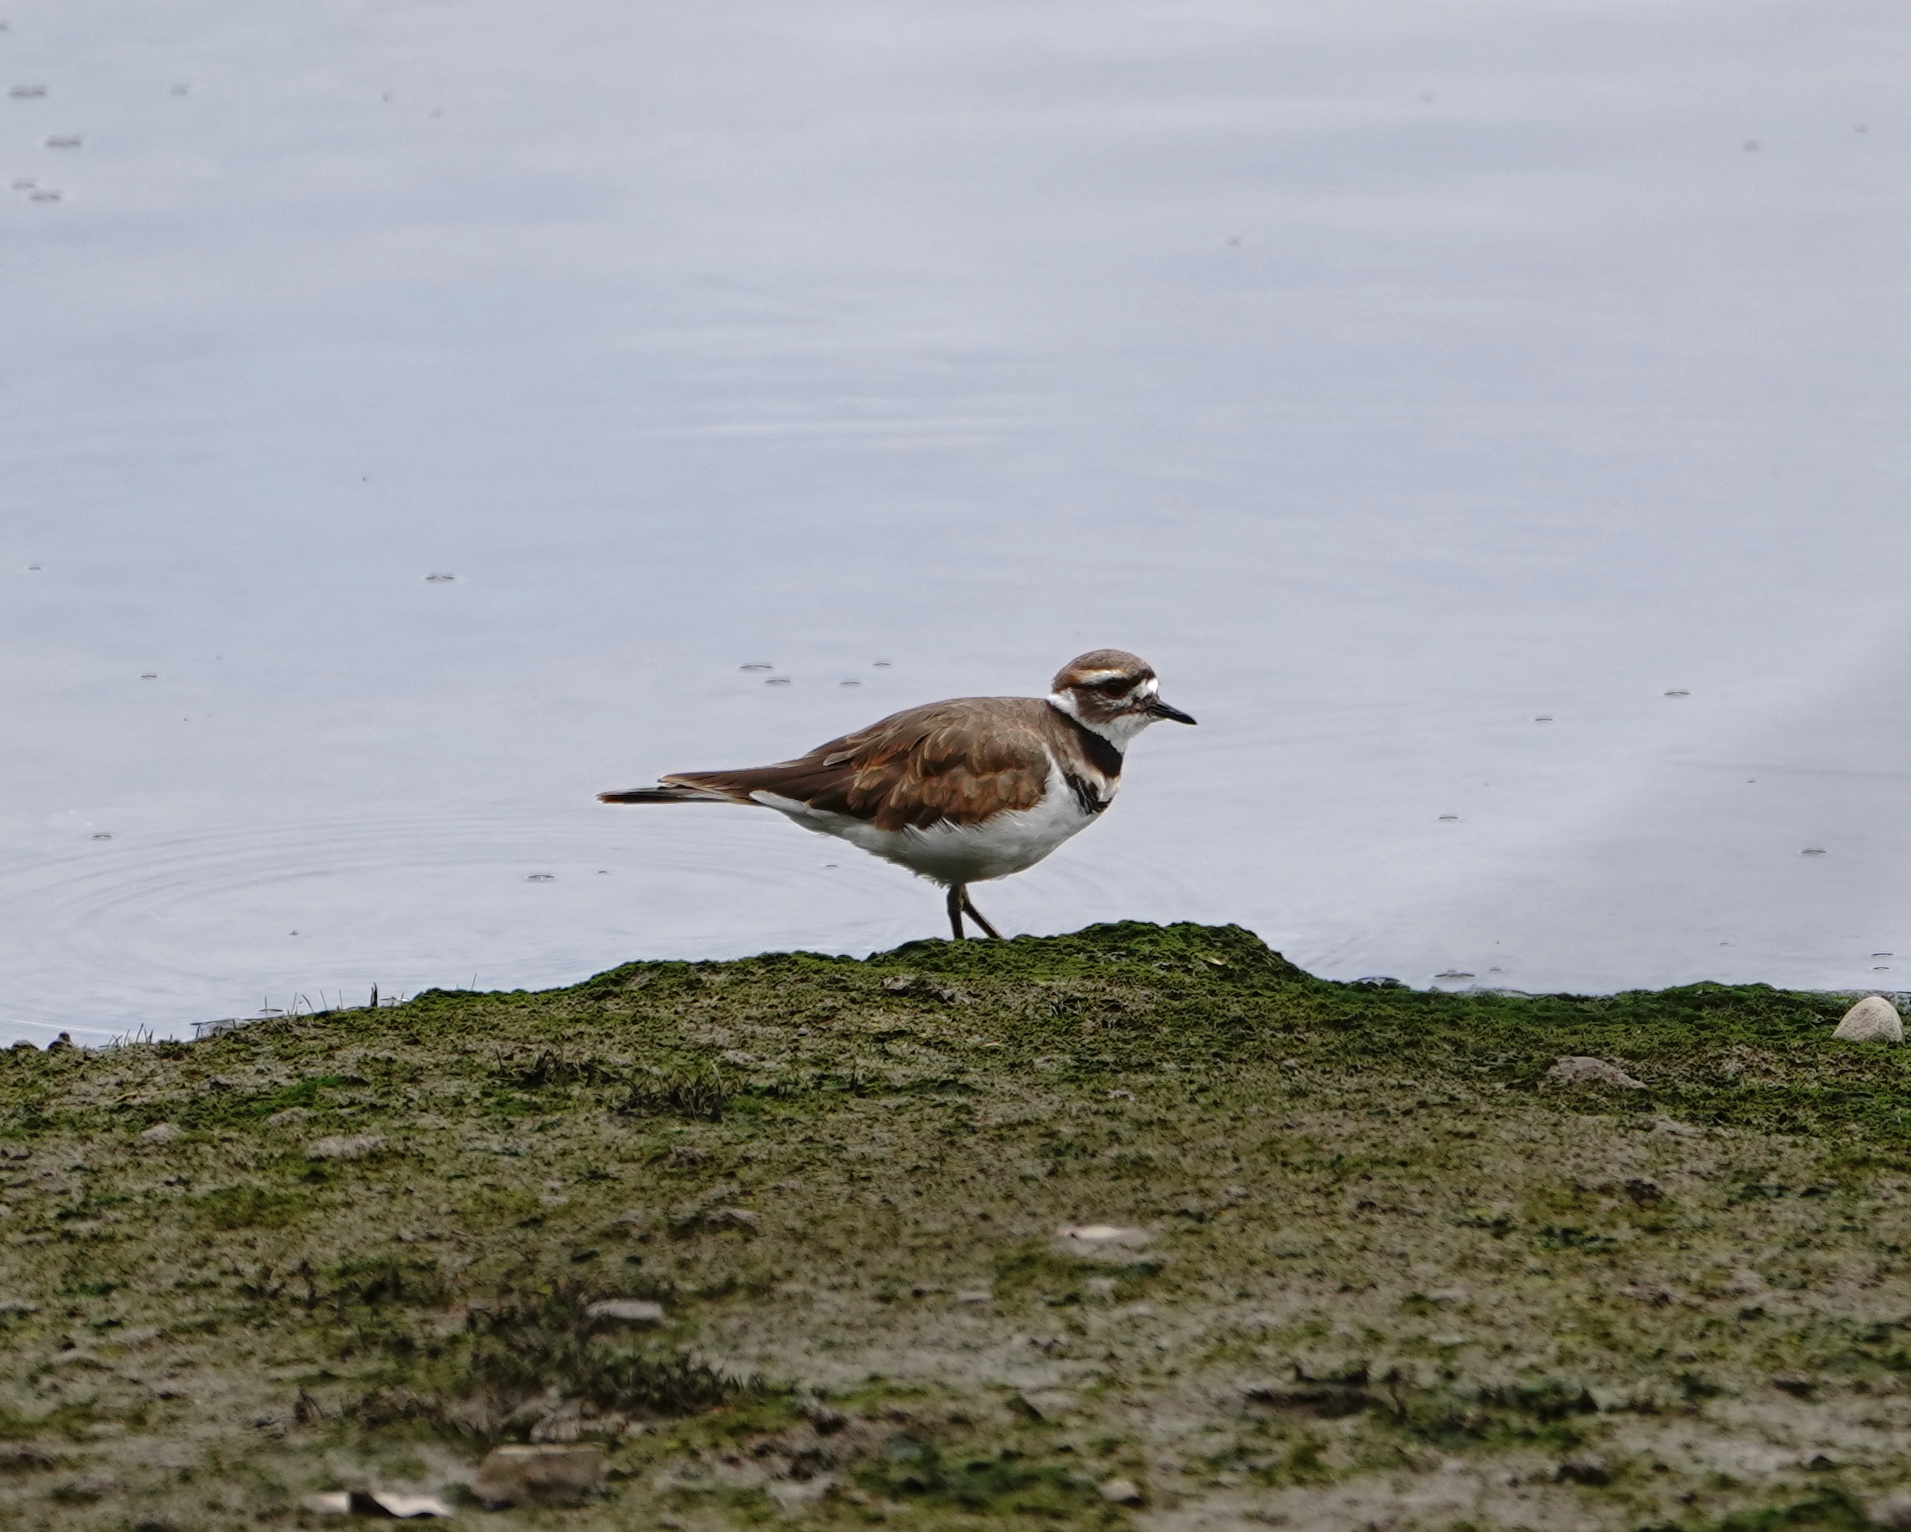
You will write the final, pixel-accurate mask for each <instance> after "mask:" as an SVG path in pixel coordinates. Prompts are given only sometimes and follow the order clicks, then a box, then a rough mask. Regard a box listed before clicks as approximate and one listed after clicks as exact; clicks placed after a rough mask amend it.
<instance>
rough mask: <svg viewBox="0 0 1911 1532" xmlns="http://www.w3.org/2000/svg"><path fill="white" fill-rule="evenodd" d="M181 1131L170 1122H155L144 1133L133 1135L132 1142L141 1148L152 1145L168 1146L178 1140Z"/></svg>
mask: <svg viewBox="0 0 1911 1532" xmlns="http://www.w3.org/2000/svg"><path fill="white" fill-rule="evenodd" d="M180 1132H181V1130H180V1129H179V1128H178V1127H176V1126H175V1125H174V1124H172V1123H170V1122H156V1123H154V1124H153V1125H152V1126H151V1127H150V1128H148V1129H147V1130H146V1131H145V1132H144V1133H140V1134H137V1135H135V1137H134V1139H133V1142H134V1143H136V1144H138V1145H140V1146H141V1147H150V1146H151V1145H154V1144H170V1143H171V1142H172V1141H173V1140H174V1139H176V1138H178V1137H179V1135H180Z"/></svg>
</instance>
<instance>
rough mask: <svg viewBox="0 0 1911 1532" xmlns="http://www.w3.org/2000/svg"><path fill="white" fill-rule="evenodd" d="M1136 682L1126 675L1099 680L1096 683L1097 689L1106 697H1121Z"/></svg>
mask: <svg viewBox="0 0 1911 1532" xmlns="http://www.w3.org/2000/svg"><path fill="white" fill-rule="evenodd" d="M1134 684H1135V683H1134V682H1133V681H1131V680H1129V679H1127V678H1126V677H1124V676H1114V677H1112V678H1111V679H1109V680H1106V681H1097V682H1096V683H1095V690H1096V691H1098V692H1100V693H1101V694H1102V695H1103V696H1104V697H1119V696H1120V695H1121V694H1122V693H1123V692H1125V691H1127V690H1128V688H1129V687H1131V686H1133V685H1134Z"/></svg>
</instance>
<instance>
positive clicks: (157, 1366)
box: [0, 924, 1911, 1532]
mask: <svg viewBox="0 0 1911 1532" xmlns="http://www.w3.org/2000/svg"><path fill="white" fill-rule="evenodd" d="M1850 998H1851V997H1848V996H1830V995H1822V994H1809V993H1793V992H1784V991H1778V990H1773V989H1769V988H1765V987H1762V986H1749V987H1724V986H1719V985H1710V984H1701V985H1694V986H1690V987H1687V988H1681V989H1674V990H1665V991H1657V992H1650V993H1646V992H1639V993H1631V994H1621V995H1615V996H1607V997H1592V998H1587V997H1573V996H1559V995H1548V996H1520V995H1509V994H1489V993H1479V992H1474V993H1464V994H1446V993H1424V992H1420V991H1414V990H1409V989H1406V988H1402V987H1398V986H1394V985H1391V984H1388V983H1382V982H1365V983H1355V984H1339V983H1329V982H1326V981H1323V980H1319V979H1315V978H1313V977H1311V976H1309V975H1308V974H1306V973H1304V972H1302V971H1301V970H1299V969H1298V968H1296V967H1294V966H1293V965H1291V964H1289V963H1287V962H1286V961H1284V960H1283V959H1282V958H1281V957H1280V956H1279V955H1278V954H1276V953H1274V952H1271V951H1270V950H1268V949H1267V948H1266V947H1265V946H1264V945H1263V944H1262V943H1261V942H1260V941H1259V940H1258V939H1257V938H1255V937H1254V936H1253V935H1251V934H1250V933H1248V932H1246V931H1244V930H1240V929H1238V928H1233V927H1224V928H1210V927H1198V926H1172V927H1155V926H1145V925H1135V924H1119V925H1106V926H1097V927H1092V928H1090V929H1088V930H1085V931H1082V932H1080V933H1077V934H1075V935H1072V936H1065V937H1054V938H1042V939H1035V938H1021V939H1017V940H1014V941H1008V942H1001V943H994V942H981V941H974V942H966V943H960V944H957V943H949V942H921V943H914V944H911V945H909V946H906V947H902V948H899V949H897V950H896V951H894V952H889V953H883V954H880V955H878V956H876V957H872V958H870V959H867V960H862V961H857V960H851V959H840V958H828V957H818V956H813V955H805V954H793V955H779V956H768V957H760V958H752V959H747V960H743V961H739V962H731V963H671V962H658V963H636V964H631V965H628V966H625V967H622V968H618V969H614V970H612V971H610V972H608V973H605V974H602V975H599V976H598V977H597V978H595V979H592V980H590V981H588V982H587V983H584V984H580V985H577V986H575V987H573V988H569V989H562V990H553V991H549V992H545V993H538V994H528V993H512V994H467V993H448V992H431V993H427V994H424V995H420V996H418V997H417V998H415V999H414V1000H412V1001H410V1002H409V1003H407V1004H405V1005H402V1006H396V1007H386V1008H382V1009H379V1010H376V1011H372V1010H356V1011H335V1012H329V1013H322V1014H318V1015H304V1016H298V1017H279V1018H273V1019H269V1020H264V1021H258V1022H254V1023H250V1024H248V1025H244V1026H239V1027H234V1028H232V1029H230V1030H228V1031H225V1032H222V1033H220V1034H219V1035H216V1036H213V1037H209V1038H206V1039H204V1040H202V1041H199V1042H194V1043H184V1042H153V1043H139V1044H129V1045H125V1046H120V1047H116V1048H111V1049H105V1050H97V1051H88V1050H82V1049H77V1048H54V1049H51V1050H47V1051H39V1050H35V1049H32V1048H30V1047H24V1046H23V1047H21V1048H18V1049H15V1050H13V1051H11V1052H7V1053H4V1054H0V1203H4V1211H3V1212H0V1521H4V1522H5V1523H6V1524H7V1525H8V1526H17V1527H21V1528H36V1529H37V1528H45V1529H53V1528H58V1529H60V1532H80V1529H93V1528H99V1529H112V1532H129V1529H143V1532H163V1529H175V1532H196V1529H201V1528H224V1527H240V1526H247V1527H257V1526H261V1525H274V1524H284V1525H300V1524H305V1523H310V1524H314V1525H317V1524H328V1525H339V1524H343V1518H342V1517H332V1516H329V1515H327V1514H326V1508H327V1507H330V1506H340V1507H342V1506H346V1505H357V1506H360V1507H361V1508H366V1509H371V1508H372V1507H373V1502H372V1498H371V1497H372V1496H373V1495H376V1494H385V1495H420V1496H426V1497H430V1496H436V1497H437V1498H438V1500H439V1501H441V1502H442V1507H443V1508H444V1509H448V1510H450V1511H451V1512H453V1513H454V1515H455V1517H456V1519H457V1520H459V1521H469V1522H477V1523H481V1524H483V1525H487V1526H490V1525H495V1526H497V1527H500V1528H508V1527H514V1526H525V1527H530V1526H538V1527H556V1526H564V1527H574V1528H577V1529H579V1532H585V1529H590V1532H596V1529H610V1528H629V1527H649V1526H666V1527H670V1526H675V1527H680V1528H685V1529H693V1528H711V1529H715V1528H728V1527H736V1526H749V1525H757V1524H772V1523H780V1522H785V1521H788V1522H792V1523H801V1524H807V1525H811V1526H815V1527H819V1528H825V1527H862V1526H867V1525H872V1524H882V1525H886V1526H892V1527H897V1528H919V1527H920V1528H929V1527H978V1528H980V1527H985V1526H986V1527H1000V1526H1013V1525H1021V1524H1025V1523H1026V1524H1028V1525H1051V1526H1061V1527H1069V1526H1109V1527H1117V1526H1125V1525H1133V1526H1137V1527H1142V1528H1154V1529H1160V1532H1181V1529H1187V1532H1193V1529H1197V1528H1206V1527H1212V1528H1231V1527H1261V1526H1269V1527H1281V1526H1286V1527H1293V1528H1306V1529H1356V1528H1362V1529H1364V1528H1391V1529H1401V1532H1404V1529H1408V1528H1427V1529H1435V1528H1438V1529H1450V1532H1458V1529H1460V1528H1473V1529H1486V1528H1509V1529H1510V1528H1515V1527H1528V1528H1544V1529H1548V1532H1567V1529H1577V1528H1586V1529H1608V1528H1611V1529H1626V1532H1632V1529H1637V1528H1662V1529H1682V1532H1685V1529H1689V1532H1698V1529H1726V1528H1743V1529H1751V1528H1764V1527H1780V1526H1783V1527H1857V1526H1864V1525H1873V1524H1882V1525H1895V1524H1897V1523H1896V1522H1895V1521H1894V1520H1893V1517H1894V1516H1895V1515H1896V1510H1895V1509H1894V1507H1893V1504H1892V1501H1891V1497H1892V1496H1893V1494H1894V1493H1895V1492H1897V1491H1898V1490H1899V1489H1900V1486H1901V1485H1902V1484H1904V1483H1906V1482H1911V1465H1907V1463H1906V1461H1905V1459H1904V1457H1903V1453H1902V1443H1903V1441H1904V1440H1905V1433H1906V1431H1907V1428H1911V1386H1907V1385H1911V1272H1908V1270H1907V1257H1906V1250H1907V1249H1908V1248H1911V1077H1908V1074H1907V1062H1906V1054H1905V1051H1904V1050H1903V1049H1901V1048H1898V1047H1893V1046H1890V1045H1888V1044H1885V1043H1862V1042H1857V1043H1854V1042H1843V1041H1835V1040H1834V1039H1833V1038H1832V1035H1831V1034H1832V1031H1833V1028H1834V1027H1835V1025H1836V1024H1837V1021H1838V1019H1839V1017H1840V1016H1841V1014H1842V1013H1843V1011H1844V1010H1845V1008H1846V1007H1847V1006H1848V1005H1849V1003H1850ZM1562 1060H1566V1061H1579V1062H1568V1063H1564V1064H1562V1062H1561V1061H1562ZM539 1444H546V1445H549V1446H551V1447H552V1448H553V1449H558V1448H566V1447H568V1448H571V1449H577V1448H580V1447H590V1446H595V1447H598V1448H600V1449H601V1453H599V1454H592V1453H589V1452H578V1451H576V1450H573V1451H572V1452H571V1453H570V1454H569V1455H568V1456H567V1457H563V1461H564V1463H565V1464H566V1465H568V1466H566V1467H565V1470H564V1472H565V1474H567V1475H569V1477H568V1478H566V1479H565V1481H564V1483H563V1484H562V1485H561V1486H558V1489H561V1493H557V1492H555V1491H554V1492H553V1493H551V1494H550V1495H548V1496H547V1497H546V1498H544V1499H539V1498H538V1497H537V1496H536V1494H535V1493H533V1491H534V1490H535V1485H533V1486H532V1489H524V1488H523V1485H521V1484H519V1480H518V1479H514V1478H512V1477H511V1476H512V1475H513V1474H518V1475H519V1476H520V1478H521V1477H522V1471H523V1470H522V1465H523V1464H524V1463H527V1462H532V1461H534V1460H535V1459H536V1457H537V1455H536V1454H525V1453H523V1452H521V1451H520V1452H518V1453H516V1454H505V1455H504V1457H503V1458H500V1459H496V1460H494V1462H493V1466H492V1468H491V1470H490V1471H489V1473H488V1474H481V1473H480V1465H481V1463H483V1461H484V1460H485V1459H486V1457H487V1455H488V1454H490V1453H492V1452H493V1450H494V1449H496V1448H499V1447H505V1446H510V1447H516V1448H523V1447H528V1446H536V1445H539ZM560 1456H563V1455H562V1454H554V1459H555V1457H560ZM500 1465H502V1466H500ZM524 1482H525V1483H529V1482H530V1481H529V1480H526V1481H524ZM552 1482H553V1483H554V1484H555V1481H552ZM500 1485H503V1486H505V1487H504V1488H503V1489H500V1488H499V1487H498V1486H500ZM512 1485H518V1486H519V1487H518V1489H517V1490H516V1491H514V1490H513V1489H512V1488H511V1486H512ZM342 1491H344V1492H349V1491H360V1492H361V1494H360V1495H359V1496H357V1497H356V1498H354V1497H351V1496H349V1495H344V1494H340V1493H339V1492H342ZM325 1492H330V1493H331V1499H329V1500H314V1501H313V1502H312V1505H311V1506H308V1505H307V1503H306V1502H307V1500H308V1498H309V1497H313V1496H317V1495H321V1494H323V1493H325ZM507 1499H508V1500H509V1501H510V1503H508V1504H506V1503H503V1501H504V1500H507ZM487 1500H489V1501H490V1503H491V1504H492V1505H493V1506H495V1508H489V1509H488V1508H486V1502H487ZM394 1503H396V1502H394ZM373 1513H374V1514H375V1513H376V1512H375V1509H373ZM1904 1524H1906V1525H1911V1509H1907V1512H1906V1519H1905V1523H1904Z"/></svg>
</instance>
